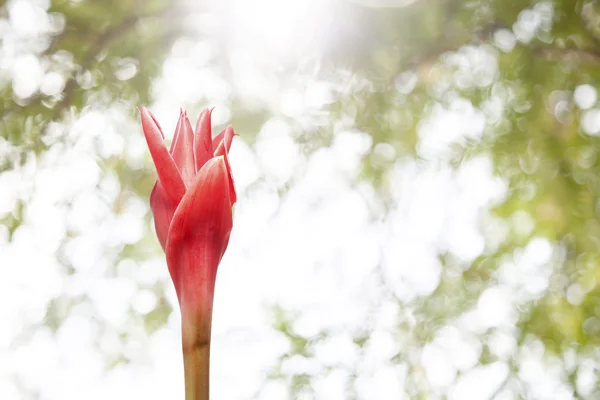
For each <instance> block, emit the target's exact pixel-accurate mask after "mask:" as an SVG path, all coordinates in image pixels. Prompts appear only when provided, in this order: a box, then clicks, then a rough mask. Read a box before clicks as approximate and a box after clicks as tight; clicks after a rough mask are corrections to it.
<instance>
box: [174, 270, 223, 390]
mask: <svg viewBox="0 0 600 400" xmlns="http://www.w3.org/2000/svg"><path fill="white" fill-rule="evenodd" d="M207 278H208V279H205V280H202V283H203V284H202V285H200V286H199V287H196V292H195V293H194V294H196V295H198V297H195V296H194V295H192V293H190V292H188V293H187V297H186V293H184V296H183V299H184V301H183V302H182V304H181V317H182V319H181V333H182V338H181V339H182V349H183V368H184V370H185V400H209V381H210V373H209V370H210V337H211V328H212V311H213V300H214V298H213V296H214V288H215V275H214V274H211V275H210V276H207ZM191 300H193V301H191Z"/></svg>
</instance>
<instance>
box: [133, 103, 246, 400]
mask: <svg viewBox="0 0 600 400" xmlns="http://www.w3.org/2000/svg"><path fill="white" fill-rule="evenodd" d="M140 114H141V118H142V128H143V130H144V135H145V137H146V141H147V142H148V147H149V148H150V154H151V155H152V159H153V161H154V165H155V166H156V172H157V175H158V179H157V182H156V185H155V186H154V189H153V190H152V193H151V194H150V207H151V208H152V213H153V215H154V225H155V227H156V234H157V236H158V240H159V242H160V244H161V246H162V248H163V250H164V251H165V253H166V257H167V265H168V267H169V273H170V275H171V279H172V280H173V284H174V285H175V290H176V292H177V297H178V300H179V306H180V308H181V316H182V345H183V353H184V367H185V386H186V389H185V390H186V400H199V399H203V400H205V399H208V367H209V349H210V330H211V320H212V306H213V297H214V288H215V280H216V274H217V267H218V266H219V263H220V262H221V258H222V257H223V254H224V253H225V250H226V249H227V244H228V243H229V234H230V233H231V229H232V227H233V217H232V207H233V204H234V203H235V201H236V193H235V187H234V184H233V178H232V175H231V168H230V166H229V159H228V155H227V154H228V152H229V148H230V147H231V142H232V139H233V136H234V132H233V129H232V128H231V127H228V128H227V129H225V130H224V131H223V132H221V133H219V134H218V135H216V136H215V137H214V138H212V134H211V123H210V116H211V110H208V109H205V110H203V111H202V113H201V114H200V117H199V118H198V122H197V124H196V129H195V130H192V126H191V124H190V121H189V119H188V117H187V114H186V113H185V112H181V113H180V116H179V121H178V123H177V127H176V128H175V136H174V137H173V141H172V143H171V148H170V149H169V150H167V148H166V146H165V144H164V135H163V133H162V130H161V128H160V125H159V124H158V122H157V121H156V119H154V116H152V114H150V112H149V111H148V110H147V109H146V108H142V110H141V111H140Z"/></svg>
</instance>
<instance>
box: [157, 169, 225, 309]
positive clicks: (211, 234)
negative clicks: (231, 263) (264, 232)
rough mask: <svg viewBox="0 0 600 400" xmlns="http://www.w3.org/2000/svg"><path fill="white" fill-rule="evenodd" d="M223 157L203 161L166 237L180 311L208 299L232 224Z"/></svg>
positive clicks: (200, 305) (199, 307)
mask: <svg viewBox="0 0 600 400" xmlns="http://www.w3.org/2000/svg"><path fill="white" fill-rule="evenodd" d="M229 188H230V177H229V172H228V171H227V163H226V161H225V157H215V158H212V159H210V160H208V161H207V162H206V164H205V165H204V166H203V167H202V169H201V170H200V171H199V172H198V174H197V175H196V177H195V178H194V181H193V183H192V185H191V186H190V188H189V190H188V191H187V193H186V194H185V196H184V197H183V199H182V200H181V202H180V203H179V206H178V207H177V210H175V214H174V215H173V219H172V221H171V225H170V227H169V236H168V240H167V248H166V254H167V265H168V266H169V271H170V273H171V278H172V279H173V283H174V284H175V289H176V290H177V294H178V297H179V302H180V305H181V308H182V312H183V311H184V309H185V310H201V309H202V307H203V305H205V304H207V302H209V301H211V300H212V295H213V292H212V290H213V289H214V279H215V277H216V271H217V267H218V265H219V262H220V261H221V258H222V257H223V253H224V252H225V249H226V248H227V243H228V241H229V234H230V233H231V229H232V227H233V217H232V211H231V199H230V197H229V194H230V189H229Z"/></svg>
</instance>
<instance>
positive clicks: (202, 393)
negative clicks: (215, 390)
mask: <svg viewBox="0 0 600 400" xmlns="http://www.w3.org/2000/svg"><path fill="white" fill-rule="evenodd" d="M183 367H184V369H185V400H209V397H208V396H209V385H208V384H209V379H210V378H209V376H210V374H209V369H210V338H209V339H208V340H204V341H197V342H195V343H194V345H193V346H191V347H185V346H184V348H183Z"/></svg>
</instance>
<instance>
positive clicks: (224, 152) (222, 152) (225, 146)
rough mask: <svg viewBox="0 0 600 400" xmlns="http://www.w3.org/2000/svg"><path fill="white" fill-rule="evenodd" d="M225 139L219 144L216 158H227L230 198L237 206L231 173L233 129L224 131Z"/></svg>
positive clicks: (229, 128)
mask: <svg viewBox="0 0 600 400" xmlns="http://www.w3.org/2000/svg"><path fill="white" fill-rule="evenodd" d="M223 133H224V136H225V137H224V138H223V140H222V141H221V143H219V147H217V149H216V150H215V157H218V156H223V157H225V165H226V166H227V173H228V174H229V198H230V199H231V205H233V204H235V202H236V201H237V195H236V193H235V184H234V182H233V174H232V173H231V166H230V165H229V154H228V152H229V149H230V148H231V142H232V141H233V136H234V135H235V133H234V132H233V128H232V127H231V126H228V127H227V129H225V130H224V131H223Z"/></svg>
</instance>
